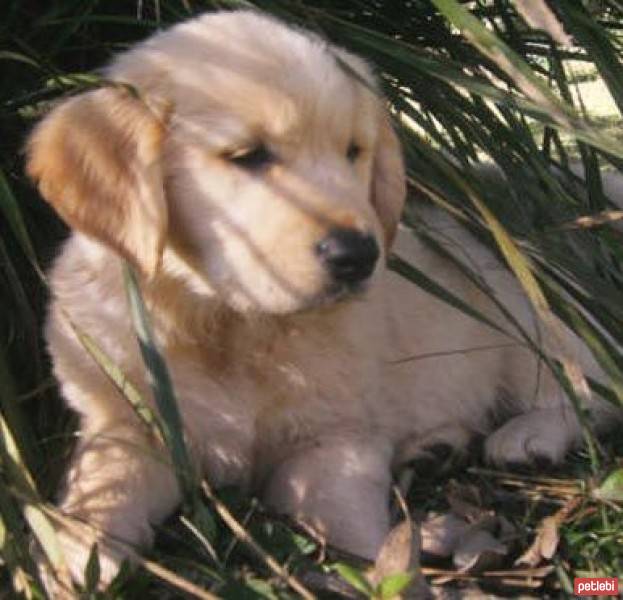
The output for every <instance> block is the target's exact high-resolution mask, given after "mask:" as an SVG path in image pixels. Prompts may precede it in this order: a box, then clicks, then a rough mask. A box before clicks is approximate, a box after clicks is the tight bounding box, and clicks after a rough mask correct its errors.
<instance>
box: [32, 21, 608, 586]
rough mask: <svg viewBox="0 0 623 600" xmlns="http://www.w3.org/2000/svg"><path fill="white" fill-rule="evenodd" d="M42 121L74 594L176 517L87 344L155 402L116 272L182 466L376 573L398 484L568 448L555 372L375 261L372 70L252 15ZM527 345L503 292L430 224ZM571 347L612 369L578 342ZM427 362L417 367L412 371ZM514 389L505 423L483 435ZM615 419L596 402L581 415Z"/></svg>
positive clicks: (164, 479)
mask: <svg viewBox="0 0 623 600" xmlns="http://www.w3.org/2000/svg"><path fill="white" fill-rule="evenodd" d="M105 77H106V78H107V79H109V80H112V81H114V82H117V85H115V86H110V87H105V88H101V89H97V90H94V91H89V92H86V93H83V94H82V95H79V96H76V97H73V98H70V99H68V100H66V101H64V102H63V103H61V104H60V105H58V106H57V107H56V108H54V109H53V110H52V111H51V112H50V113H49V114H48V116H46V117H45V119H44V120H43V121H42V122H41V123H40V124H39V125H38V126H37V127H36V129H35V130H34V132H33V133H32V135H31V137H30V140H29V143H28V165H27V169H28V173H29V175H30V176H31V177H32V178H33V179H34V180H35V181H36V182H37V183H38V185H39V189H40V191H41V194H42V195H43V197H44V198H45V199H46V200H47V201H48V202H49V203H50V204H51V205H52V206H53V207H54V208H55V209H56V211H57V212H58V214H59V215H60V216H61V217H62V218H63V219H64V220H65V221H66V222H67V223H68V224H69V225H70V226H71V227H72V228H73V233H72V235H71V236H70V238H69V239H68V240H67V242H66V243H65V245H64V247H63V249H62V251H61V253H60V255H59V257H58V259H57V260H56V262H55V264H54V267H53V268H52V270H51V273H50V283H51V289H52V292H53V299H52V302H51V305H50V309H49V315H48V319H47V327H46V337H47V342H48V346H49V350H50V353H51V355H52V358H53V362H54V370H55V374H56V377H57V378H58V381H59V382H60V385H61V389H62V393H63V396H64V397H65V399H66V400H67V402H68V403H69V405H70V406H71V407H72V408H73V409H74V410H75V411H77V412H78V413H79V415H80V416H81V435H80V438H79V442H78V445H77V448H76V450H75V453H74V455H73V459H72V461H71V465H70V467H69V471H68V473H67V477H66V482H65V486H64V490H63V491H62V495H61V499H60V507H61V509H62V510H63V511H65V512H66V513H67V514H68V515H69V516H72V517H76V518H77V519H78V520H79V521H83V522H85V523H89V524H91V525H93V526H94V529H88V530H85V531H84V532H81V533H76V532H75V531H73V530H72V529H71V528H63V529H61V530H60V532H59V536H60V540H61V543H62V545H63V549H64V551H65V555H66V558H67V561H68V563H69V567H70V569H71V573H72V575H73V577H74V578H75V579H76V580H80V579H81V578H82V573H83V571H84V566H85V563H86V561H87V558H88V556H89V549H90V547H91V545H92V544H93V543H94V542H96V541H97V542H99V547H100V561H101V568H102V577H103V579H104V580H109V579H110V578H111V577H113V576H114V574H115V572H116V570H117V569H118V565H119V562H120V561H121V560H122V558H123V556H124V553H125V550H123V548H121V547H117V546H115V544H114V543H113V542H111V540H123V541H125V542H127V543H128V544H130V545H135V546H139V545H146V544H149V543H150V542H151V539H152V526H153V525H154V524H157V523H159V522H161V521H162V520H163V519H164V518H165V517H166V515H167V514H169V513H170V512H171V511H172V510H173V509H174V508H175V506H176V504H177V503H178V502H179V500H180V491H179V489H178V486H177V483H176V479H175V477H174V474H173V473H172V469H171V467H170V462H169V459H168V457H167V456H166V452H165V451H164V449H163V448H162V447H161V446H160V445H159V444H158V443H157V442H156V441H155V440H154V439H152V438H151V437H150V435H149V434H148V433H147V432H146V430H145V428H144V427H143V425H142V424H141V423H140V422H139V421H138V419H137V417H136V416H135V414H134V412H133V410H132V409H131V408H130V407H129V406H128V403H127V401H126V400H125V399H124V398H123V397H122V395H121V394H120V393H119V392H118V390H117V389H116V388H115V387H114V385H113V384H112V383H111V382H110V381H109V380H108V379H107V377H106V376H105V375H104V374H103V373H102V372H101V370H100V369H99V368H98V366H97V365H96V364H95V362H94V361H93V359H92V358H91V357H90V356H89V355H88V354H87V353H86V352H85V351H84V349H83V347H82V346H81V344H80V342H79V341H78V339H77V338H76V334H75V330H74V328H73V327H72V325H71V323H73V324H74V325H75V326H77V327H78V328H79V329H80V330H82V331H84V332H86V333H87V334H89V335H90V336H91V337H92V338H94V339H95V340H96V341H97V343H98V344H99V345H100V347H101V348H102V349H103V350H104V351H105V352H106V354H108V355H109V356H110V357H111V358H112V360H113V361H114V362H115V363H116V364H118V365H120V366H121V367H122V368H123V370H124V372H125V373H126V375H127V376H128V377H129V378H130V380H131V381H132V382H133V383H134V385H135V386H136V387H137V388H138V389H139V390H140V391H141V392H142V394H143V396H144V398H145V399H146V400H147V401H148V402H149V403H150V404H152V405H153V402H152V399H151V397H150V387H149V382H148V381H147V377H146V373H145V369H144V367H143V363H142V360H141V356H140V352H139V347H138V344H137V342H136V339H135V336H134V333H133V327H132V324H131V321H130V316H129V311H128V304H127V301H126V295H125V291H124V284H123V279H122V262H123V260H125V261H128V262H129V263H131V264H132V265H133V266H134V268H135V269H136V271H137V272H138V273H139V277H140V286H141V288H142V293H143V295H144V298H145V301H146V303H147V306H148V308H149V311H150V313H151V318H152V321H153V327H154V330H155V334H156V337H157V341H158V344H159V347H160V349H161V351H162V353H163V355H164V356H165V358H166V361H167V364H168V367H169V369H170V371H171V376H172V379H173V382H174V386H175V391H176V394H177V399H178V402H179V408H180V411H181V415H182V419H183V422H184V427H185V433H186V436H187V441H188V444H189V447H190V450H191V453H192V458H193V460H194V462H195V464H196V465H197V467H198V468H199V469H200V470H201V472H202V473H203V474H204V475H205V477H206V478H207V479H208V480H209V482H210V483H211V484H212V485H213V486H216V487H218V486H223V485H238V486H241V487H243V488H246V489H248V490H249V491H251V492H254V493H257V494H259V495H260V496H261V497H262V498H263V500H264V501H265V502H266V504H267V505H268V506H271V507H273V508H274V509H275V510H277V511H281V512H283V513H288V514H291V515H294V516H296V517H297V518H299V519H303V520H305V521H307V522H308V523H310V524H311V525H313V526H314V527H316V528H317V529H318V530H319V531H320V532H322V533H323V534H324V535H326V537H327V539H328V540H329V542H331V543H332V544H334V545H336V546H338V547H340V548H343V549H345V550H348V551H350V552H352V553H355V554H358V555H361V556H364V557H368V558H373V557H375V555H376V553H377V552H378V550H379V547H380V546H381V544H382V542H383V540H384V538H385V536H386V534H387V533H388V530H389V526H390V522H389V513H388V499H389V491H390V485H391V473H392V470H393V469H396V468H398V467H400V465H401V464H402V463H404V462H405V461H408V460H410V459H412V458H413V457H414V456H416V455H417V453H418V452H419V451H420V450H421V449H422V448H425V447H426V446H427V445H430V444H432V443H439V442H444V443H448V444H451V445H454V446H461V445H464V444H466V443H467V441H469V439H470V438H471V437H472V436H473V435H475V434H480V435H482V434H488V436H489V437H488V438H487V441H486V453H487V456H488V458H489V459H491V460H493V461H495V462H520V463H521V462H528V461H531V460H532V459H534V458H535V457H541V456H542V457H546V458H548V459H550V460H551V461H559V460H561V459H562V458H563V456H564V455H565V453H566V452H567V450H568V449H569V448H571V447H572V446H574V445H576V444H577V443H578V441H579V439H580V428H579V426H578V423H577V421H576V418H575V416H574V413H573V411H572V410H571V409H570V408H569V406H568V402H567V400H566V399H565V397H564V394H563V392H562V390H561V388H560V387H559V385H558V383H557V382H556V380H555V379H554V377H553V376H552V375H551V374H550V373H549V371H548V370H547V369H545V368H541V365H540V361H539V359H538V357H537V356H536V355H535V354H534V353H533V352H532V351H531V350H530V349H529V348H528V347H527V345H526V344H523V343H521V340H518V339H517V336H513V335H507V334H505V333H503V332H501V331H500V330H497V329H496V328H493V327H488V326H487V325H485V324H483V323H482V322H480V321H478V320H476V319H473V318H471V317H469V316H466V315H465V314H464V313H462V312H461V311H459V310H456V309H454V308H452V307H451V306H449V305H447V304H446V303H444V302H441V301H440V300H438V299H437V298H435V297H433V296H431V295H429V294H428V293H426V292H425V291H423V290H422V289H420V288H418V287H417V286H415V285H413V284H412V283H410V282H409V281H407V280H405V279H403V278H401V277H400V276H398V275H396V274H395V273H392V272H388V271H387V270H386V268H385V259H386V257H387V253H388V250H389V248H390V246H392V242H393V241H394V237H395V236H396V232H397V228H398V222H399V219H400V215H401V211H402V208H403V203H404V198H405V174H404V168H403V161H402V157H401V151H400V146H399V142H398V140H397V138H396V135H395V133H394V131H393V130H392V127H391V125H390V121H389V118H388V115H387V113H386V110H385V108H384V105H383V102H382V101H381V100H380V99H379V97H378V95H377V94H376V93H375V91H374V90H375V87H376V83H375V80H374V77H373V75H372V73H371V71H370V69H369V67H368V66H367V65H366V64H365V63H364V62H363V61H362V60H360V59H359V58H357V57H355V56H353V55H351V54H349V53H348V52H346V51H344V50H342V49H340V48H336V47H333V46H330V45H328V44H327V43H326V42H325V41H323V40H321V39H320V38H318V37H316V36H315V35H313V34H311V33H309V32H304V31H300V30H297V29H294V28H292V27H289V26H287V25H285V24H283V23H281V22H279V21H276V20H274V19H273V18H270V17H268V16H264V15H261V14H258V13H255V12H227V13H218V14H208V15H205V16H202V17H199V18H196V19H194V20H191V21H189V22H187V23H184V24H181V25H178V26H175V27H173V28H171V29H170V30H168V31H165V32H163V33H158V34H156V35H154V36H153V37H151V38H150V39H148V40H147V41H145V42H143V43H141V44H138V45H137V46H136V47H134V48H133V49H131V50H129V51H128V52H126V53H124V54H122V55H120V56H118V57H117V58H116V59H115V60H114V62H113V63H112V65H111V66H109V67H108V68H107V69H106V71H105ZM421 211H422V213H423V218H425V219H428V220H429V221H430V223H431V226H432V227H433V228H437V229H438V230H440V231H444V235H443V236H441V237H440V240H441V241H442V243H445V242H444V240H445V239H446V237H447V236H448V233H450V237H451V238H452V244H451V248H457V249H458V250H457V252H460V253H461V256H466V257H468V259H469V261H470V264H471V265H472V266H475V267H476V268H477V269H478V270H479V271H480V273H481V275H482V277H483V279H484V281H485V282H486V284H487V285H488V286H489V288H491V289H492V290H494V291H495V294H496V296H497V298H498V300H499V301H500V302H501V303H502V304H503V305H505V306H506V307H507V309H508V310H509V311H510V312H511V313H512V314H513V315H514V316H515V318H516V319H517V320H518V321H519V323H521V325H522V326H523V327H524V329H525V330H526V331H528V332H529V334H530V335H532V336H533V337H534V338H535V340H536V339H538V338H539V335H538V333H539V332H538V331H537V329H538V327H537V320H536V318H535V317H534V315H533V314H532V311H531V309H530V307H529V304H528V302H527V300H526V298H525V297H524V295H523V293H522V291H521V290H520V288H519V287H518V285H517V284H516V282H515V280H514V278H513V277H512V276H511V275H510V274H509V273H508V272H507V271H506V270H505V269H504V268H502V267H501V265H499V263H497V262H496V260H495V258H494V257H493V256H492V255H491V254H490V253H489V252H488V251H487V250H485V249H484V248H483V247H481V246H479V245H478V244H477V242H476V241H475V240H474V239H473V238H472V237H471V236H470V235H469V234H468V233H467V232H466V231H464V230H462V229H460V228H457V227H456V226H455V224H453V223H452V222H451V221H450V220H449V219H448V218H447V217H445V216H443V215H441V214H439V213H437V212H435V211H434V210H432V209H430V208H427V207H424V206H423V207H421ZM393 251H394V252H396V253H397V254H398V255H399V256H400V257H402V258H403V259H404V260H406V261H409V262H412V263H413V264H415V265H417V267H418V268H419V269H420V270H422V271H424V272H425V273H427V274H429V275H430V276H431V277H432V278H433V279H435V280H436V281H437V282H438V283H440V284H441V285H443V286H444V287H446V288H447V289H449V290H450V291H452V292H453V293H454V294H456V295H457V296H459V297H461V298H463V299H464V300H465V301H466V302H468V303H469V304H470V305H471V306H473V307H474V308H475V309H476V310H478V311H479V312H480V313H482V314H483V315H485V316H486V317H487V318H488V319H489V320H490V321H492V322H494V323H497V324H499V325H500V328H501V329H508V330H512V327H509V325H508V322H507V320H506V318H505V317H504V316H503V314H502V312H501V311H500V310H499V308H498V307H497V306H496V304H494V303H493V302H492V301H491V300H490V299H489V298H488V297H487V296H486V295H485V294H484V293H483V292H482V291H481V290H480V289H478V288H477V287H476V286H475V285H474V284H473V283H471V282H470V281H469V280H468V279H467V278H466V277H465V276H464V275H463V274H462V272H461V271H460V270H459V269H458V268H456V267H455V266H454V265H453V264H452V263H451V262H449V261H447V260H446V259H444V258H442V257H441V256H439V255H438V254H436V253H434V252H432V251H431V250H430V249H429V247H428V245H427V244H425V243H423V242H422V241H420V240H418V239H417V238H416V237H414V236H413V235H412V234H411V233H410V232H409V231H406V230H405V231H399V233H398V240H397V242H396V245H395V247H394V249H393ZM565 335H566V338H565V341H564V344H566V345H567V346H568V348H567V349H568V350H569V349H571V350H572V351H573V352H575V353H576V354H577V357H578V360H579V361H580V362H581V364H582V366H583V368H584V369H585V370H586V373H587V374H588V375H590V376H592V377H595V378H598V379H599V378H602V375H601V373H600V372H599V370H598V368H597V366H596V365H595V363H594V362H593V360H592V358H591V356H590V355H589V353H588V351H587V350H586V348H584V347H583V346H582V345H581V344H579V342H578V341H577V339H576V338H574V336H573V335H572V334H570V333H566V334H565ZM417 357H419V359H416V358H417ZM501 397H503V398H505V399H506V400H505V401H506V404H507V405H508V407H510V408H511V409H512V415H513V417H512V418H511V419H510V420H508V421H507V422H506V423H504V424H502V425H501V426H499V427H498V428H497V429H493V426H494V424H493V422H492V421H491V420H490V418H489V417H490V415H491V413H492V411H493V410H494V409H495V407H496V406H497V404H498V401H499V399H500V398H501ZM591 408H592V409H593V414H594V418H595V419H596V421H597V422H598V423H600V424H601V423H603V422H604V420H605V417H604V415H605V414H606V412H607V411H606V409H605V408H604V407H602V406H601V405H595V406H593V407H591Z"/></svg>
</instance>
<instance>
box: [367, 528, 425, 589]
mask: <svg viewBox="0 0 623 600" xmlns="http://www.w3.org/2000/svg"><path fill="white" fill-rule="evenodd" d="M420 547H421V543H420V532H419V529H418V528H417V527H416V526H415V525H414V523H413V521H412V520H411V519H409V518H407V519H405V520H404V521H402V522H401V523H399V524H398V525H396V527H394V528H393V529H392V530H391V531H390V532H389V535H388V536H387V538H386V539H385V542H384V543H383V546H382V547H381V550H380V552H379V555H378V557H377V559H376V563H375V564H374V567H373V568H372V569H370V571H368V573H367V574H366V576H367V578H368V581H369V582H370V584H371V585H372V586H373V588H374V589H375V590H376V592H377V594H380V595H381V597H382V598H393V597H396V598H398V597H400V594H401V593H403V592H404V593H405V594H407V595H408V597H409V598H425V597H427V596H428V586H427V585H426V581H425V580H424V577H423V576H422V573H421V569H420ZM406 577H408V582H407V583H406V584H405V585H402V584H404V583H405V581H406ZM390 592H394V594H393V595H387V594H389V593H390Z"/></svg>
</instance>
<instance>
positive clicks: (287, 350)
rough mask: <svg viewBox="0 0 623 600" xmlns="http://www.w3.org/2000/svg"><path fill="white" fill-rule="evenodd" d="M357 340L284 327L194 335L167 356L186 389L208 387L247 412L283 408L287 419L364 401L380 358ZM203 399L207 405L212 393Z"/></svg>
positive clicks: (274, 413)
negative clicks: (232, 334)
mask: <svg viewBox="0 0 623 600" xmlns="http://www.w3.org/2000/svg"><path fill="white" fill-rule="evenodd" d="M334 333H335V332H334ZM356 344H357V340H351V339H349V336H347V335H343V336H337V337H333V336H326V335H322V332H321V333H320V334H318V332H317V331H312V332H310V331H309V330H305V329H302V328H298V327H287V328H283V329H280V330H279V331H276V332H274V331H273V332H270V333H268V334H267V333H263V334H262V332H260V334H247V335H236V336H235V337H234V338H222V339H217V340H214V339H212V340H211V341H210V342H209V343H208V341H207V340H205V341H203V342H202V341H201V340H198V341H197V342H195V343H193V344H186V345H184V346H178V347H176V348H174V349H172V351H171V352H169V353H168V354H169V357H168V358H169V362H170V366H171V369H172V371H173V374H174V379H175V380H176V381H179V382H180V386H181V388H182V389H185V393H186V394H188V393H192V394H193V395H197V394H202V391H200V390H208V389H210V390H214V392H213V393H217V394H218V396H219V397H221V398H222V399H223V400H224V401H225V403H226V404H229V405H231V406H232V407H236V408H237V409H241V410H242V411H243V412H246V413H247V414H248V415H249V416H251V415H254V416H255V417H257V418H260V417H261V416H262V415H264V414H266V413H269V414H271V416H272V417H273V418H275V417H277V416H278V415H279V414H280V413H284V414H287V415H288V418H291V417H292V416H293V415H296V414H297V413H299V412H300V413H306V414H308V413H310V412H311V413H313V412H314V411H317V412H319V413H322V412H323V407H327V406H329V405H331V406H335V405H336V404H337V405H343V406H344V408H346V406H348V405H353V404H360V403H361V402H366V396H367V395H369V394H370V392H371V390H372V388H373V386H374V382H376V381H378V376H377V375H376V370H377V362H378V361H377V360H376V357H375V356H367V355H365V354H362V353H361V351H360V350H359V349H357V347H356ZM189 379H191V380H193V382H194V385H192V389H189V386H188V385H187V383H188V380H189ZM216 390H217V391H216ZM205 403H206V404H207V405H208V406H207V408H209V405H210V404H211V402H210V398H205ZM218 404H220V402H219V403H218ZM325 412H326V411H325Z"/></svg>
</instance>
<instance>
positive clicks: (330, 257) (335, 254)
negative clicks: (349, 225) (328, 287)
mask: <svg viewBox="0 0 623 600" xmlns="http://www.w3.org/2000/svg"><path fill="white" fill-rule="evenodd" d="M316 253H317V254H318V256H319V257H320V258H321V259H322V261H323V262H324V264H325V266H326V268H327V269H328V271H329V273H330V274H331V276H332V277H333V279H335V281H337V282H340V283H358V282H360V281H363V280H364V279H366V278H367V277H370V275H371V274H372V271H374V265H375V264H376V261H377V260H378V258H379V255H380V252H379V246H378V244H377V243H376V240H375V239H374V238H373V237H372V236H371V235H370V234H368V233H362V232H360V231H357V230H356V229H345V228H344V229H333V230H332V231H330V232H329V235H328V236H327V237H326V238H324V239H323V240H321V241H320V242H318V244H316Z"/></svg>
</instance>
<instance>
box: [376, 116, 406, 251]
mask: <svg viewBox="0 0 623 600" xmlns="http://www.w3.org/2000/svg"><path fill="white" fill-rule="evenodd" d="M405 197H406V177H405V167H404V161H403V159H402V150H401V148H400V141H399V140H398V136H397V135H396V133H395V132H394V130H393V128H392V125H391V123H390V120H389V116H388V115H387V114H385V112H384V111H383V114H382V115H381V117H380V126H379V133H378V139H377V144H376V148H375V154H374V166H373V173H372V205H373V206H374V209H375V210H376V213H377V215H378V217H379V220H380V221H381V225H382V226H383V230H384V232H385V248H386V250H388V249H389V248H390V247H391V245H392V242H393V241H394V237H395V235H396V228H397V227H398V222H399V221H400V216H401V215H402V209H403V207H404V203H405Z"/></svg>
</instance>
